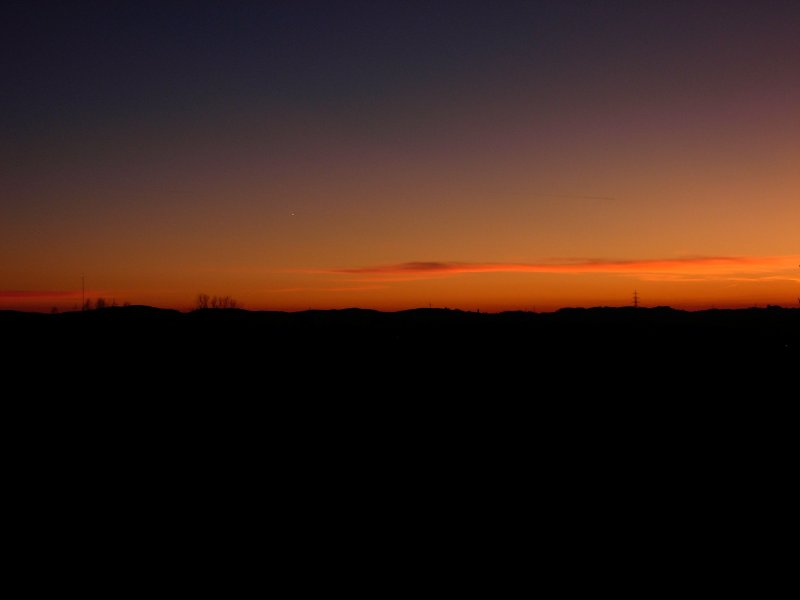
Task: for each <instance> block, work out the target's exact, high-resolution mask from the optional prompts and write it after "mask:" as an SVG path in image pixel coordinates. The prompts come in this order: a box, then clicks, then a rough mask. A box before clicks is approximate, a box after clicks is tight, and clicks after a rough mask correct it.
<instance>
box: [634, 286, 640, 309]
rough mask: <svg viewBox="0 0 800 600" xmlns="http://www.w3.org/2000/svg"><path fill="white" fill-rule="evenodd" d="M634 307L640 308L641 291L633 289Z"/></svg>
mask: <svg viewBox="0 0 800 600" xmlns="http://www.w3.org/2000/svg"><path fill="white" fill-rule="evenodd" d="M633 308H639V292H638V290H633Z"/></svg>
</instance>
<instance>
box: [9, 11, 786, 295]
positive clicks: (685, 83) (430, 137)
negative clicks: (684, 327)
mask: <svg viewBox="0 0 800 600" xmlns="http://www.w3.org/2000/svg"><path fill="white" fill-rule="evenodd" d="M798 32H800V2H798V1H797V0H785V1H773V0H758V1H756V0H753V1H750V2H742V1H736V0H725V1H722V0H720V1H704V0H690V1H685V2H683V1H679V0H678V1H669V2H668V1H665V0H664V1H661V0H653V1H648V2H644V1H632V2H625V1H608V2H601V1H588V0H587V1H575V0H557V1H529V2H522V1H502V0H493V1H486V2H473V1H469V0H459V1H452V2H445V1H438V2H437V1H434V0H430V1H428V2H410V1H399V0H398V1H393V2H382V1H379V0H374V1H364V2H348V1H340V0H329V1H327V2H304V1H301V0H291V1H289V0H287V1H285V2H277V1H273V2H270V1H267V0H262V1H258V2H255V1H254V2H244V1H230V0H229V1H219V2H207V1H198V2H189V1H186V2H171V1H168V0H160V1H157V2H149V1H145V0H138V1H132V2H124V1H123V2H82V1H77V0H76V1H69V2H67V1H61V2H42V1H37V0H24V1H20V2H3V3H2V7H1V8H0V52H1V54H0V56H2V58H0V69H1V70H0V75H1V76H2V86H0V133H1V135H0V309H3V308H16V309H31V310H49V309H50V308H51V307H54V306H55V307H58V308H59V309H61V310H69V309H72V308H73V307H77V306H78V305H79V304H80V301H81V300H80V299H81V277H82V276H85V280H86V290H87V291H86V293H87V296H88V297H92V298H94V297H97V296H104V297H106V298H108V299H111V298H115V299H116V300H117V302H119V303H122V302H124V301H127V302H130V303H133V304H151V305H156V306H162V307H174V308H181V309H188V308H191V307H192V306H193V304H194V298H195V296H196V295H197V294H198V293H199V292H204V293H207V294H211V295H230V296H233V297H235V298H236V299H238V300H239V301H240V302H242V303H243V304H244V305H245V307H246V308H251V309H280V310H298V309H306V308H309V307H311V308H344V307H352V306H357V307H363V308H377V309H382V310H397V309H404V308H412V307H420V306H426V307H427V306H428V305H432V306H440V307H445V306H446V307H450V308H463V309H467V310H476V309H480V310H482V311H497V310H508V309H512V310H515V309H525V310H553V309H556V308H559V307H562V306H594V305H610V306H621V305H627V304H630V303H631V302H632V296H633V293H634V290H637V291H638V294H639V296H640V297H641V302H642V304H643V305H645V306H656V305H672V306H675V307H681V308H708V307H712V306H716V307H728V306H729V307H738V306H753V305H761V306H763V305H765V304H781V305H784V306H798V297H800V34H799V33H798Z"/></svg>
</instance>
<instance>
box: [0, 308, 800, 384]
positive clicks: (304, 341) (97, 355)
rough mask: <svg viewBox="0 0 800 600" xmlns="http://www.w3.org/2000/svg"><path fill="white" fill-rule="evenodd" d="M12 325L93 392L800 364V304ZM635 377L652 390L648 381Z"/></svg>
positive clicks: (0, 322)
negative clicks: (158, 385)
mask: <svg viewBox="0 0 800 600" xmlns="http://www.w3.org/2000/svg"><path fill="white" fill-rule="evenodd" d="M0 332H2V336H3V338H4V352H5V354H6V357H7V359H6V362H7V364H11V363H13V364H16V365H17V366H18V367H23V368H29V369H33V370H35V371H36V372H38V373H41V374H43V377H41V378H37V379H39V380H40V381H41V382H42V383H45V382H47V376H46V375H44V374H47V373H62V374H63V375H65V376H68V377H75V379H76V381H75V383H74V384H75V385H79V387H80V388H81V389H84V390H86V391H87V392H90V391H91V390H92V389H93V386H94V385H96V383H97V382H98V381H100V380H102V379H103V376H104V374H108V373H118V374H126V375H127V376H129V377H130V378H132V380H131V381H130V384H131V385H135V384H136V381H137V380H138V379H139V378H147V377H149V376H154V375H158V376H161V377H164V378H165V382H169V381H182V382H183V384H184V385H186V386H187V387H193V386H195V385H196V384H197V383H198V382H202V381H204V380H209V381H214V382H215V383H217V384H221V383H222V382H223V381H227V382H228V385H230V386H232V387H235V386H236V385H237V384H239V383H241V382H243V381H247V382H248V384H251V383H254V382H258V385H257V389H264V390H274V388H276V387H278V386H281V385H284V384H291V385H292V386H294V387H295V389H296V391H297V393H302V391H303V389H304V388H309V389H310V388H313V387H322V388H327V389H328V390H333V389H341V390H344V391H346V390H348V389H352V390H357V389H358V388H359V386H361V385H366V384H368V383H369V384H370V385H373V384H374V385H376V386H378V387H375V388H373V391H374V393H376V394H380V393H390V392H392V391H393V390H395V389H396V386H401V387H402V386H403V385H405V384H406V383H408V382H415V383H419V382H421V381H424V380H428V381H429V383H431V384H437V383H438V384H440V385H442V386H444V387H447V386H452V387H453V388H458V387H459V386H466V387H470V386H471V385H472V384H471V383H469V382H474V383H480V384H489V385H492V384H493V385H496V386H500V387H502V386H503V385H504V383H505V382H508V381H513V382H514V383H522V382H525V383H526V384H527V386H526V387H527V388H528V389H531V390H534V389H539V388H541V386H542V385H543V384H544V383H547V382H549V381H550V380H551V379H553V378H556V377H559V376H563V377H564V378H563V381H562V385H563V386H564V387H565V390H566V389H568V388H569V386H570V385H579V384H586V382H585V381H583V380H582V378H583V377H584V376H585V375H586V374H589V373H591V374H594V375H596V376H601V377H602V376H611V375H612V374H613V377H614V378H615V379H616V380H617V381H620V382H621V381H626V382H629V383H631V384H632V382H633V381H636V380H637V377H639V376H645V375H654V374H660V375H661V376H662V377H663V378H664V379H665V380H671V379H673V378H676V377H677V378H680V377H681V376H682V375H686V374H692V375H700V376H703V378H704V379H707V378H708V376H709V375H710V372H714V373H718V374H719V375H720V378H721V380H723V381H724V380H725V379H726V378H727V380H730V379H735V378H736V377H740V376H743V375H745V373H743V372H741V371H729V372H727V373H726V369H732V368H734V367H737V368H738V367H739V366H749V367H750V368H752V369H754V370H756V371H758V372H759V373H766V372H768V371H772V370H773V369H774V370H778V369H783V368H785V367H794V366H796V363H795V361H796V360H797V358H798V353H799V352H800V310H798V309H785V308H780V307H768V308H752V309H743V310H706V311H698V312H686V311H680V310H674V309H671V308H668V307H661V308H591V309H562V310H559V311H557V312H553V313H529V312H506V313H499V314H481V313H473V312H463V311H459V310H448V309H417V310H408V311H401V312H393V313H387V312H378V311H373V310H360V309H348V310H330V311H305V312H296V313H286V312H265V311H260V312H256V311H246V310H238V309H228V310H214V309H208V310H199V311H194V312H190V313H181V312H178V311H174V310H164V309H157V308H151V307H146V306H130V307H114V308H105V309H101V310H94V311H87V312H69V313H62V314H53V315H51V314H39V313H23V312H15V311H2V312H0ZM290 376H293V377H297V379H295V380H292V381H289V380H287V378H288V377H290ZM320 378H322V379H320ZM77 380H80V381H81V382H82V383H80V384H78V383H77ZM600 383H602V382H600ZM126 385H127V384H126ZM637 385H638V387H639V389H640V391H639V392H638V393H646V390H647V388H648V386H647V385H646V384H637ZM200 388H201V389H206V391H207V388H204V386H203V385H200ZM623 389H624V388H623V387H620V392H621V393H622V392H623ZM109 391H111V390H109ZM423 391H424V389H421V390H419V392H420V393H422V392H423ZM251 393H254V390H251ZM270 393H272V392H270ZM518 393H519V392H518Z"/></svg>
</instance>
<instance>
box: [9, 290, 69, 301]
mask: <svg viewBox="0 0 800 600" xmlns="http://www.w3.org/2000/svg"><path fill="white" fill-rule="evenodd" d="M79 295H80V294H77V293H76V292H70V291H61V290H0V299H6V298H9V299H15V300H19V299H25V298H31V299H39V298H73V297H77V296H79Z"/></svg>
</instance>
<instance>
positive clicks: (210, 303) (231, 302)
mask: <svg viewBox="0 0 800 600" xmlns="http://www.w3.org/2000/svg"><path fill="white" fill-rule="evenodd" d="M196 307H197V310H203V309H206V308H215V309H220V308H241V304H240V303H239V301H238V300H236V299H235V298H231V297H230V296H209V295H208V294H197V300H196Z"/></svg>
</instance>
